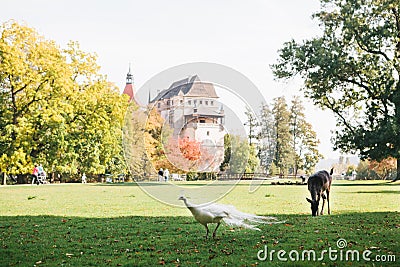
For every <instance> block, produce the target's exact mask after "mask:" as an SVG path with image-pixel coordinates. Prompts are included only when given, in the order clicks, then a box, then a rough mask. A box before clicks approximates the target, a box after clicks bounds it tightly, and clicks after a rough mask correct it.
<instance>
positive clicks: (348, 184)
mask: <svg viewBox="0 0 400 267" xmlns="http://www.w3.org/2000/svg"><path fill="white" fill-rule="evenodd" d="M332 186H400V184H394V183H393V182H392V181H387V182H380V183H362V182H355V183H350V182H349V183H339V184H338V183H335V180H334V181H333V182H332Z"/></svg>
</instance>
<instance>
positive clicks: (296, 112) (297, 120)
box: [289, 96, 323, 176]
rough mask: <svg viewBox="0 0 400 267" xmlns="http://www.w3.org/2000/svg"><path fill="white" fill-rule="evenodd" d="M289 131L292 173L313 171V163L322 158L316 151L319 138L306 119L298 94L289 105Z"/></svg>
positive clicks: (315, 163)
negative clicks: (292, 155) (290, 135)
mask: <svg viewBox="0 0 400 267" xmlns="http://www.w3.org/2000/svg"><path fill="white" fill-rule="evenodd" d="M289 125H290V133H291V134H292V142H291V143H292V145H293V151H294V152H295V155H294V162H293V174H294V175H295V176H296V175H297V172H298V170H304V171H305V172H306V173H307V174H310V173H311V172H314V171H315V170H314V168H315V165H317V163H318V161H319V160H320V159H321V158H323V156H322V155H321V153H319V151H318V145H319V140H318V138H317V134H316V132H315V131H314V130H313V129H312V125H311V124H310V123H308V122H307V121H306V116H305V114H304V106H303V103H302V101H301V99H300V97H299V96H295V97H293V99H292V102H291V106H290V123H289Z"/></svg>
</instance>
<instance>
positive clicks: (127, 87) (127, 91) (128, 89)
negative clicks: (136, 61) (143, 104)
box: [123, 83, 134, 102]
mask: <svg viewBox="0 0 400 267" xmlns="http://www.w3.org/2000/svg"><path fill="white" fill-rule="evenodd" d="M123 94H126V95H128V96H129V102H131V101H132V99H133V97H134V93H133V86H132V84H131V83H127V84H126V85H125V89H124V92H123Z"/></svg>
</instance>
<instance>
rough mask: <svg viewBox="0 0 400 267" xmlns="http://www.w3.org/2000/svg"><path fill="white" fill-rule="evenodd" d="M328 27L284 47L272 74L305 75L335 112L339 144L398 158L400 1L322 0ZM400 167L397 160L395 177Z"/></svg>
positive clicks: (309, 93) (310, 91) (318, 99)
mask: <svg viewBox="0 0 400 267" xmlns="http://www.w3.org/2000/svg"><path fill="white" fill-rule="evenodd" d="M321 3H322V5H321V7H322V10H321V11H320V12H318V13H316V14H315V15H314V18H317V19H318V20H319V21H320V25H321V27H322V29H323V35H322V36H320V37H316V38H313V39H310V40H306V41H304V42H302V43H297V42H296V41H294V40H292V41H289V42H287V43H285V44H284V47H283V48H282V49H281V50H280V55H279V60H278V63H277V64H275V65H273V66H272V69H273V72H274V75H275V77H276V78H279V79H288V78H292V77H294V76H297V75H300V76H301V78H302V79H303V80H304V87H303V88H302V90H303V92H304V94H305V96H306V97H308V98H310V99H312V100H313V102H314V103H315V104H316V105H318V106H320V107H322V108H326V109H329V110H331V111H333V113H334V114H335V116H336V118H337V130H336V132H335V136H334V139H333V141H334V148H335V149H340V150H342V151H344V152H352V153H359V154H360V156H361V158H371V159H375V160H378V161H379V160H382V159H384V158H387V157H389V156H391V157H393V158H396V159H397V166H400V139H399V138H395V137H397V136H399V135H400V3H399V1H398V0H382V1H375V0H365V1H358V0H343V1H342V0H321ZM399 178H400V168H397V178H396V179H399Z"/></svg>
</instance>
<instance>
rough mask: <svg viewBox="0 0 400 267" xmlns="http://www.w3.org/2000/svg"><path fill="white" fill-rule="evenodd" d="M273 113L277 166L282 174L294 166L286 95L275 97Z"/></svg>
mask: <svg viewBox="0 0 400 267" xmlns="http://www.w3.org/2000/svg"><path fill="white" fill-rule="evenodd" d="M272 114H273V116H274V118H275V126H274V127H275V140H276V147H275V157H274V163H275V166H276V167H277V168H278V169H279V172H280V174H287V173H288V171H289V167H290V166H293V156H294V154H295V153H294V151H293V146H292V142H291V140H292V136H291V133H290V126H289V121H290V112H289V110H288V106H287V103H286V99H285V97H283V96H281V97H278V98H275V99H274V104H273V108H272Z"/></svg>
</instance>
